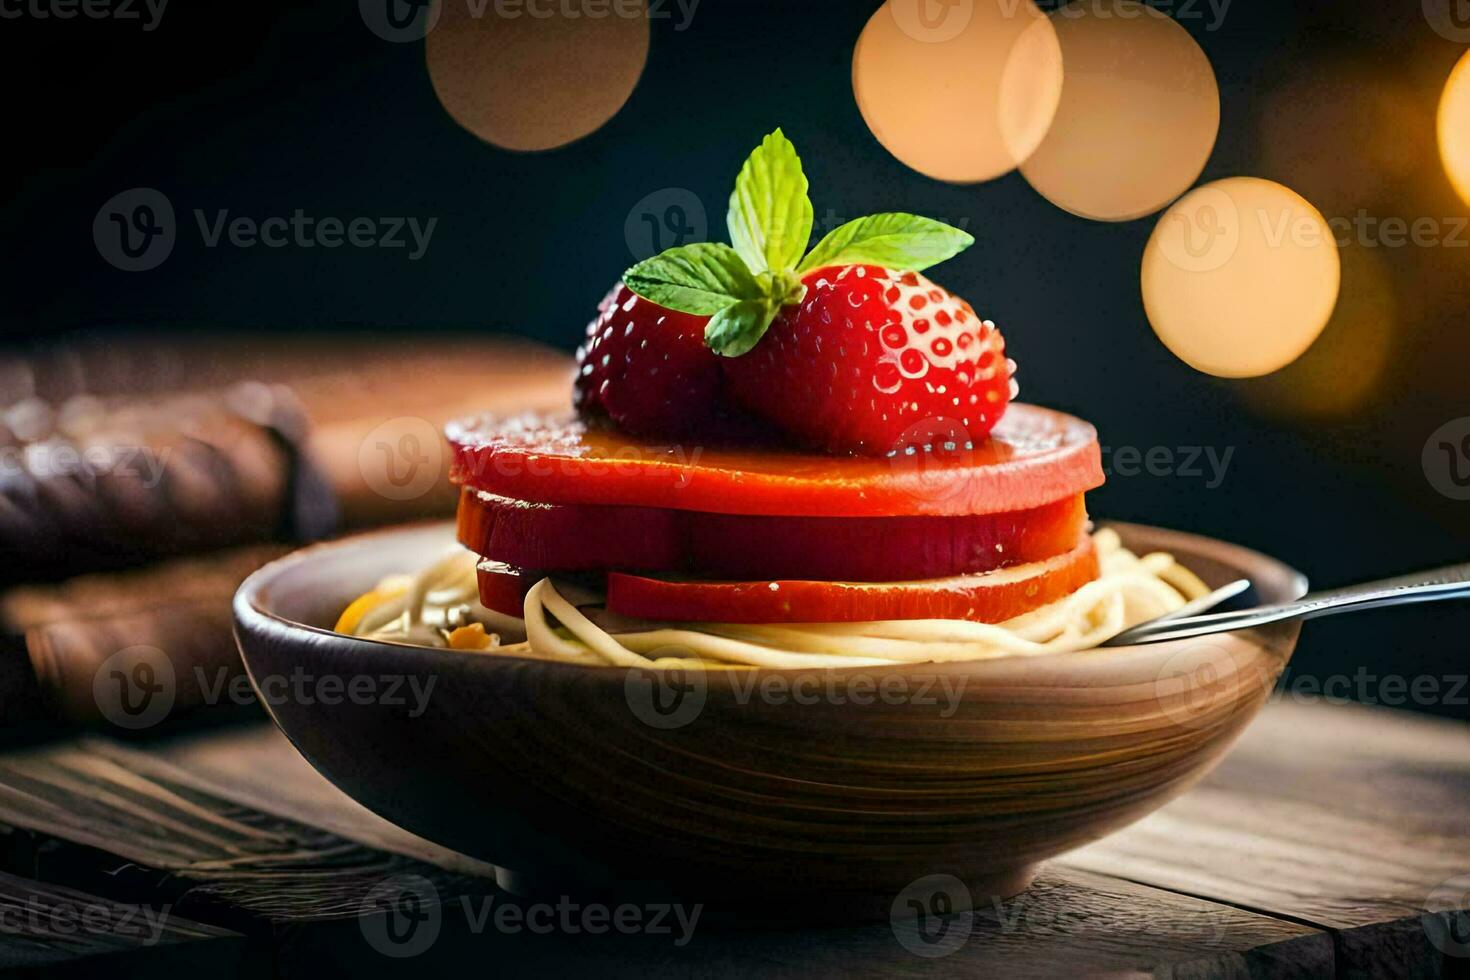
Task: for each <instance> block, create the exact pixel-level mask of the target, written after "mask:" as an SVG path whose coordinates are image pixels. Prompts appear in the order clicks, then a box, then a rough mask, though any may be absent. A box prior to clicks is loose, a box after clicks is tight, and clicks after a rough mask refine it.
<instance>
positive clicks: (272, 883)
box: [0, 701, 1470, 980]
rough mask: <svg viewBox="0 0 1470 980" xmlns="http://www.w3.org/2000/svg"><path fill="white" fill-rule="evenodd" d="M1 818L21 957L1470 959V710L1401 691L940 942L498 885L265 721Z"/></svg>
mask: <svg viewBox="0 0 1470 980" xmlns="http://www.w3.org/2000/svg"><path fill="white" fill-rule="evenodd" d="M0 825H3V826H0V829H3V830H4V831H5V832H4V833H3V834H0V870H3V874H0V973H3V974H6V975H9V974H10V973H27V974H28V973H32V972H37V971H44V974H45V975H47V976H53V975H62V974H64V973H68V972H69V973H71V974H74V975H78V976H91V975H101V970H102V969H103V968H106V969H109V970H113V971H116V970H117V969H122V970H123V971H124V972H125V973H132V972H141V971H143V970H149V971H150V972H152V971H153V970H155V969H156V968H158V967H164V968H168V967H170V966H178V967H183V968H184V969H185V971H186V972H185V973H184V974H183V975H184V976H194V975H197V974H202V973H204V972H205V971H206V970H207V972H208V975H209V976H210V977H211V978H219V980H222V978H225V977H230V976H238V977H265V976H271V975H279V976H285V977H308V976H309V977H314V978H315V977H320V976H324V975H325V976H336V975H357V976H365V975H370V976H376V975H380V974H382V973H398V972H400V971H401V972H403V973H408V972H409V971H413V972H414V973H416V974H419V975H432V973H433V972H436V971H437V972H440V973H442V972H443V971H445V970H449V969H458V970H464V969H466V968H470V969H473V970H475V971H476V975H518V974H520V973H522V972H526V973H529V972H530V971H533V970H534V971H536V972H537V973H542V974H553V973H554V972H560V973H561V974H562V975H584V974H585V975H593V976H602V975H630V976H650V975H653V976H659V975H677V976H684V975H688V974H690V973H697V974H701V975H724V974H752V973H753V974H776V975H791V976H797V975H800V976H812V975H818V976H820V975H827V974H831V973H842V974H847V975H895V974H897V975H910V974H924V973H930V972H933V973H943V974H956V975H974V976H986V977H1031V976H1038V977H1042V976H1044V977H1051V976H1078V975H1095V974H1106V975H1115V976H1145V975H1164V976H1172V977H1201V978H1203V977H1227V976H1228V977H1244V976H1298V977H1331V976H1342V977H1371V976H1395V977H1398V976H1403V977H1438V976H1467V975H1470V726H1463V725H1456V724H1453V723H1449V722H1443V721H1437V720H1430V719H1426V718H1421V717H1416V716H1411V715H1407V714H1401V713H1395V712H1392V711H1389V710H1386V709H1371V708H1362V707H1344V706H1328V705H1320V704H1318V705H1303V704H1298V703H1292V702H1290V701H1282V702H1279V703H1275V704H1272V705H1270V706H1269V707H1268V708H1267V709H1266V711H1265V712H1264V713H1263V715H1262V716H1261V717H1260V718H1259V719H1258V720H1257V722H1256V723H1255V725H1254V726H1253V727H1252V728H1251V729H1250V731H1249V732H1248V733H1247V734H1246V736H1245V737H1244V739H1243V740H1242V741H1241V743H1240V744H1239V745H1238V746H1237V747H1236V749H1235V750H1234V751H1233V752H1232V754H1231V755H1230V756H1229V758H1228V759H1227V760H1226V761H1225V762H1224V763H1223V764H1222V765H1221V766H1220V767H1219V769H1217V770H1216V771H1215V772H1214V773H1213V774H1212V775H1211V776H1210V777H1208V778H1207V779H1206V780H1205V781H1204V782H1203V783H1202V784H1201V785H1200V786H1198V787H1197V788H1196V789H1194V790H1193V791H1192V792H1191V793H1189V794H1188V795H1186V796H1184V797H1183V798H1181V799H1179V800H1177V801H1176V802H1174V803H1173V804H1171V805H1170V806H1168V807H1166V808H1165V809H1163V810H1162V811H1160V812H1158V813H1157V814H1155V815H1153V816H1152V817H1150V818H1148V819H1146V820H1144V821H1143V822H1141V823H1139V824H1137V825H1135V826H1133V827H1131V828H1129V829H1128V830H1125V831H1124V832H1122V833H1120V834H1117V835H1115V836H1113V837H1111V838H1108V839H1107V840H1104V841H1100V842H1098V843H1095V844H1093V845H1091V846H1089V847H1086V848H1084V849H1082V850H1080V851H1076V852H1074V853H1072V854H1070V855H1067V856H1066V857H1065V858H1063V859H1060V860H1057V861H1053V862H1052V863H1051V864H1050V865H1049V866H1048V867H1047V869H1046V870H1045V871H1043V873H1042V875H1041V876H1040V877H1039V878H1038V880H1037V882H1036V884H1035V885H1034V886H1033V887H1032V888H1031V889H1030V890H1029V891H1027V892H1026V893H1024V894H1023V895H1021V896H1019V897H1017V898H1014V899H1011V900H1009V901H1005V902H985V901H980V902H978V904H979V905H980V907H979V908H978V909H977V910H976V911H974V912H972V913H962V914H961V915H958V916H955V917H953V918H952V919H950V920H948V922H947V923H932V922H931V923H930V924H929V926H930V927H931V929H932V931H928V932H926V933H925V935H926V936H928V938H929V939H930V940H934V939H935V937H940V938H939V939H938V941H933V942H928V943H926V942H925V941H924V940H923V938H921V937H919V936H918V935H917V933H916V932H915V928H914V926H913V925H912V924H899V925H897V926H895V925H893V924H890V923H888V922H880V923H872V924H866V925H854V926H849V927H842V928H821V929H811V928H801V927H799V926H796V925H793V927H792V928H790V929H784V930H770V929H765V930H759V931H758V930H741V929H732V928H729V927H725V928H721V929H714V928H701V927H699V926H698V924H696V925H695V927H694V928H693V931H692V934H690V938H687V941H684V940H685V938H686V936H685V930H684V929H683V928H681V926H680V925H679V923H678V922H677V921H675V920H674V919H673V918H672V916H671V917H670V918H669V920H668V921H667V922H666V923H664V924H665V925H667V926H668V927H669V931H667V932H659V933H657V934H654V933H653V932H652V930H645V931H644V932H641V933H638V934H622V933H618V932H616V931H615V929H614V928H613V927H612V926H611V925H605V928H607V929H608V931H607V932H606V934H601V935H593V934H590V933H589V931H588V928H594V927H596V926H597V925H598V924H599V922H600V921H601V920H600V919H598V918H596V917H593V918H579V916H581V915H585V914H587V913H588V912H589V911H590V910H588V909H582V908H580V907H578V908H576V909H573V908H571V907H570V906H568V910H567V912H566V913H565V914H564V915H563V914H562V913H561V912H560V911H559V910H557V909H553V908H547V909H543V910H540V912H539V913H538V912H537V910H533V909H531V908H530V907H529V906H530V905H531V904H533V901H532V900H524V901H518V900H517V899H515V898H513V897H512V896H510V895H508V894H506V893H504V892H502V891H499V890H498V889H497V888H496V886H495V882H494V879H493V877H492V875H493V869H491V868H490V867H488V866H486V865H483V864H480V863H478V862H476V861H473V860H470V859H468V858H466V857H463V856H461V855H457V854H454V853H451V852H448V851H445V850H444V849H442V848H439V847H437V846H435V845H433V844H430V843H428V842H426V841H423V840H421V839H419V838H416V837H414V836H412V835H410V834H406V833H404V832H403V831H400V830H398V829H397V828H395V827H393V826H391V825H389V824H387V823H386V822H384V821H382V820H380V819H379V818H377V817H375V816H374V815H372V814H370V813H368V812H367V811H366V810H364V809H362V808H361V807H359V806H357V805H356V804H355V803H353V802H352V801H351V800H349V799H347V798H346V797H345V796H343V795H342V794H341V793H339V792H338V791H337V790H335V789H334V788H333V787H331V786H330V785H329V784H328V783H327V782H326V781H325V780H324V779H322V778H321V777H320V776H318V775H317V774H316V773H315V772H314V771H313V770H312V769H311V768H310V767H309V766H308V765H307V764H306V763H305V762H304V761H303V760H302V759H301V758H300V756H298V755H297V754H296V753H295V751H294V750H293V749H291V748H290V746H289V745H288V744H287V743H286V742H285V740H284V739H283V738H282V737H281V736H280V735H279V734H278V733H277V732H276V731H275V729H274V728H271V727H268V726H266V725H264V724H253V725H247V726H244V727H233V728H221V729H215V730H211V731H207V732H204V733H198V732H195V733H193V734H189V735H185V736H173V737H169V738H167V739H163V740H159V739H154V740H151V741H147V742H131V743H123V742H119V741H116V740H113V739H109V738H101V737H95V736H94V737H86V738H68V739H64V740H60V741H51V742H47V743H45V744H39V745H33V746H29V747H24V748H19V749H11V750H9V751H7V752H5V753H3V754H0ZM415 894H418V895H421V896H422V899H423V900H422V901H421V902H420V903H419V904H418V905H417V906H415V905H414V904H413V896H414V895H415ZM380 899H382V900H383V901H385V902H387V905H386V906H381V907H387V908H392V909H395V910H396V911H395V913H394V916H393V918H392V919H391V920H390V919H389V917H388V915H387V914H386V913H384V912H382V911H378V909H379V908H380V906H379V905H378V904H377V903H378V901H379V900H380ZM507 906H510V907H513V908H510V909H508V910H507V911H506V912H502V911H500V910H501V909H502V908H505V907H507ZM365 909H366V910H368V911H367V912H366V913H365V912H364V910H365ZM615 912H616V910H615V909H610V910H606V911H605V912H604V913H602V914H606V915H609V916H611V915H613V914H615ZM522 916H524V918H522ZM497 917H499V919H498V920H497ZM497 921H499V922H500V926H499V927H498V926H497ZM645 921H647V920H645ZM629 922H631V920H629ZM548 924H550V929H549V931H546V929H545V927H547V926H548ZM940 930H943V931H942V932H941V931H940ZM421 947H422V948H421ZM915 949H917V950H918V951H919V952H915V951H913V950H915ZM404 953H411V954H413V955H411V956H404V955H401V954H404ZM921 953H923V954H931V955H920V954H921ZM936 953H937V954H942V955H932V954H936ZM567 971H577V973H576V974H571V973H568V972H567Z"/></svg>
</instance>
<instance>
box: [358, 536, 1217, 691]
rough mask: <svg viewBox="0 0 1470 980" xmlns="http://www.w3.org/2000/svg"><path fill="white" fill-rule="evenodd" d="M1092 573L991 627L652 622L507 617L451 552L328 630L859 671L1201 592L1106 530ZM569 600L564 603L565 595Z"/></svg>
mask: <svg viewBox="0 0 1470 980" xmlns="http://www.w3.org/2000/svg"><path fill="white" fill-rule="evenodd" d="M1093 541H1094V543H1095V545H1096V547H1097V552H1098V558H1099V562H1100V565H1101V572H1102V574H1101V575H1100V576H1099V577H1098V578H1097V579H1096V580H1094V581H1092V582H1089V583H1088V584H1086V585H1084V586H1082V588H1080V589H1078V590H1077V591H1076V592H1074V593H1072V594H1071V595H1069V596H1067V597H1066V598H1064V599H1060V600H1058V601H1056V602H1053V603H1051V604H1050V605H1047V606H1043V607H1041V608H1039V609H1035V610H1032V611H1031V612H1028V613H1026V614H1025V615H1022V616H1017V617H1016V618H1014V619H1011V620H1008V621H1006V622H1003V623H995V624H991V623H974V622H969V621H965V620H946V619H928V620H893V621H886V622H869V623H820V624H798V625H792V624H781V625H769V626H767V625H750V624H725V623H690V624H677V625H676V624H659V623H648V622H645V621H641V620H628V619H623V618H621V617H618V616H616V615H613V614H610V613H608V612H606V611H605V610H603V609H601V608H600V606H599V604H598V600H597V599H596V597H593V596H588V595H578V594H577V593H576V592H575V591H574V590H572V589H569V588H568V587H567V586H565V585H559V584H557V583H555V582H553V581H552V580H551V579H542V580H541V581H540V582H537V583H536V585H534V586H533V587H532V588H531V590H530V592H529V593H528V594H527V595H526V600H525V607H524V617H523V618H521V619H516V618H514V617H511V616H505V615H502V614H500V613H496V612H493V611H492V610H489V609H486V608H485V607H484V606H482V605H480V602H479V598H478V594H477V582H476V577H475V564H476V559H475V556H474V555H473V554H471V553H470V552H468V551H463V550H456V552H455V553H453V554H450V555H448V556H447V557H445V558H444V559H443V560H441V561H439V562H437V563H436V564H434V565H432V566H430V567H429V568H427V569H425V570H424V571H423V572H420V573H419V574H418V575H416V576H393V577H391V578H389V579H385V580H384V581H383V582H380V583H379V584H378V587H377V588H376V589H374V590H373V591H372V592H369V593H368V594H367V595H365V596H362V597H361V598H359V599H358V600H357V601H356V602H354V603H353V604H352V605H351V606H349V607H348V608H347V610H346V611H345V612H344V613H343V614H342V618H341V620H339V622H338V625H337V628H338V631H339V632H345V633H351V634H352V635H355V636H363V637H367V638H370V639H377V640H391V641H395V642H400V643H414V644H419V645H429V646H441V647H442V646H450V647H455V648H457V649H469V650H478V651H481V652H484V653H486V654H489V655H496V656H515V657H532V658H537V659H545V660H559V661H565V662H568V663H579V664H587V665H590V666H620V667H655V668H672V667H688V666H693V665H698V666H703V667H711V668H748V667H769V668H777V669H784V668H811V667H868V666H883V665H892V664H905V663H930V662H943V661H961V660H984V659H990V658H994V657H1008V656H1036V655H1039V654H1046V653H1063V652H1070V651H1076V650H1088V649H1092V648H1093V647H1096V646H1098V645H1099V644H1101V643H1103V642H1104V641H1106V640H1108V639H1109V638H1111V637H1113V636H1116V635H1117V634H1118V633H1121V632H1122V631H1123V630H1125V629H1127V628H1128V627H1130V626H1133V625H1136V624H1137V623H1141V622H1144V621H1145V620H1149V619H1153V618H1154V617H1157V616H1162V615H1164V614H1166V613H1170V612H1173V611H1174V610H1176V609H1178V608H1179V607H1181V606H1183V605H1184V604H1185V603H1186V602H1189V601H1191V600H1194V599H1197V598H1199V597H1201V596H1203V595H1205V594H1206V593H1207V592H1208V591H1209V589H1208V587H1207V586H1206V585H1205V584H1204V583H1203V582H1202V581H1200V579H1199V578H1198V577H1197V576H1196V575H1195V574H1194V573H1193V572H1191V571H1189V570H1188V569H1187V568H1185V567H1184V566H1182V565H1180V564H1179V563H1178V562H1177V561H1176V560H1175V559H1174V558H1173V556H1172V555H1168V554H1165V553H1162V552H1156V553H1153V554H1148V555H1142V556H1140V555H1135V554H1134V553H1133V552H1131V551H1129V550H1128V549H1126V548H1124V547H1123V544H1122V542H1121V541H1120V540H1119V538H1118V535H1117V533H1116V532H1114V531H1112V530H1108V529H1104V530H1101V531H1098V532H1097V533H1096V534H1095V535H1094V536H1093ZM568 596H570V598H568Z"/></svg>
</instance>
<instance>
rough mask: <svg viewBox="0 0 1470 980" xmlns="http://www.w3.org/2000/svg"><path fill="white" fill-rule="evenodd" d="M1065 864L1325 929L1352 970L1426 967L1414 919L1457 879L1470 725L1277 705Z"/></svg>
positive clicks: (1422, 936)
mask: <svg viewBox="0 0 1470 980" xmlns="http://www.w3.org/2000/svg"><path fill="white" fill-rule="evenodd" d="M1063 861H1064V862H1065V863H1066V864H1067V865H1069V866H1072V867H1077V868H1085V869H1089V870H1092V871H1095V872H1099V873H1103V874H1109V875H1117V876H1120V877H1126V878H1128V879H1130V880H1133V881H1139V882H1143V883H1147V884H1150V885H1155V886H1158V887H1162V888H1168V889H1170V890H1174V891H1180V892H1184V893H1187V894H1195V895H1208V896H1210V897H1211V898H1214V899H1217V900H1220V901H1225V902H1229V903H1231V904H1233V905H1238V906H1240V907H1242V908H1247V909H1251V910H1254V911H1259V912H1263V913H1266V914H1270V915H1277V916H1282V917H1287V918H1290V919H1292V920H1294V921H1298V922H1304V923H1308V924H1311V925H1314V926H1318V927H1321V928H1324V929H1330V930H1333V931H1334V932H1336V933H1338V941H1339V946H1340V953H1341V954H1350V955H1348V957H1347V962H1346V963H1345V964H1344V965H1345V966H1347V967H1348V968H1350V969H1352V970H1362V971H1367V972H1368V973H1369V974H1370V975H1371V973H1372V972H1373V971H1377V970H1380V969H1381V970H1386V971H1387V972H1388V973H1389V974H1392V975H1402V971H1403V970H1405V969H1408V970H1409V972H1411V973H1413V972H1415V971H1421V970H1431V969H1437V967H1438V965H1439V964H1441V963H1442V962H1443V961H1444V956H1443V954H1442V953H1441V951H1440V950H1439V949H1437V948H1436V947H1435V946H1434V945H1433V944H1432V943H1431V942H1430V941H1429V937H1428V934H1427V932H1426V930H1425V929H1424V927H1423V924H1422V923H1421V922H1420V917H1421V916H1423V915H1424V914H1425V913H1426V909H1427V906H1428V903H1429V898H1430V893H1431V892H1432V891H1434V890H1435V889H1436V888H1438V887H1439V886H1440V885H1442V884H1443V883H1445V882H1446V881H1448V880H1450V879H1453V878H1455V877H1457V876H1463V875H1467V874H1470V726H1465V725H1459V724H1455V723H1453V722H1448V721H1440V720H1437V719H1430V718H1424V717H1419V716H1414V715H1409V714H1406V713H1403V712H1395V711H1392V710H1389V709H1382V708H1367V707H1361V706H1349V705H1320V704H1318V705H1304V704H1299V703H1293V702H1292V701H1290V700H1284V701H1282V702H1281V703H1278V704H1273V705H1272V706H1271V707H1270V708H1268V709H1267V710H1266V711H1264V712H1263V713H1262V716H1261V718H1260V719H1259V720H1258V722H1257V724H1256V725H1255V726H1253V727H1252V728H1251V729H1250V730H1249V731H1248V733H1247V734H1246V736H1245V737H1244V738H1243V739H1242V740H1241V742H1240V744H1239V745H1238V746H1237V747H1236V749H1235V751H1234V752H1233V753H1232V754H1231V755H1230V756H1229V757H1228V758H1227V759H1226V760H1225V762H1224V763H1222V764H1221V765H1220V767H1219V768H1218V769H1217V770H1216V771H1215V772H1214V773H1212V774H1211V775H1210V777H1209V778H1208V779H1206V780H1205V782H1204V783H1203V784H1202V785H1201V786H1199V787H1198V788H1196V789H1195V790H1194V791H1193V792H1191V793H1189V794H1188V795H1186V796H1184V797H1182V798H1180V799H1179V800H1176V801H1175V802H1174V803H1172V804H1170V805H1169V806H1167V807H1165V808H1164V809H1162V810H1160V811H1159V812H1158V813H1155V814H1153V815H1152V816H1150V817H1147V818H1145V819H1144V820H1143V821H1141V822H1140V823H1138V824H1136V825H1134V826H1133V827H1130V828H1127V829H1125V830H1123V831H1122V832H1120V833H1118V834H1115V835H1113V836H1112V837H1109V838H1107V839H1105V840H1102V841H1099V842H1097V843H1095V844H1093V845H1090V846H1089V847H1087V848H1084V849H1082V850H1080V851H1076V852H1073V853H1072V854H1070V855H1067V856H1066V857H1065V858H1063ZM1467 881H1470V879H1467ZM1462 891H1463V889H1462ZM1461 899H1462V900H1463V901H1464V902H1465V903H1466V904H1465V906H1464V907H1465V908H1466V909H1470V894H1462V895H1461ZM1437 911H1444V910H1437ZM1406 922H1407V923H1409V927H1408V928H1407V929H1406V930H1405V929H1403V928H1401V927H1402V924H1404V923H1406ZM1380 932H1381V937H1380V938H1381V940H1382V941H1381V942H1380V941H1378V939H1377V938H1375V937H1376V936H1378V935H1379V933H1380ZM1379 950H1382V951H1384V953H1385V955H1386V956H1387V957H1388V960H1387V961H1386V962H1383V963H1379V962H1376V961H1375V960H1374V959H1373V956H1374V953H1375V952H1376V951H1379ZM1460 965H1462V966H1463V965H1466V964H1460ZM1434 975H1437V973H1435V974H1434Z"/></svg>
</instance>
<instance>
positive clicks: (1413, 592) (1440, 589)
mask: <svg viewBox="0 0 1470 980" xmlns="http://www.w3.org/2000/svg"><path fill="white" fill-rule="evenodd" d="M1232 584H1234V583H1232ZM1466 598H1470V562H1467V563H1464V564H1460V565H1450V566H1448V567H1446V568H1438V569H1435V570H1433V571H1429V572H1418V573H1415V574H1413V575H1400V576H1397V577H1395V578H1386V579H1380V580H1379V581H1377V582H1365V583H1364V584H1362V585H1349V586H1346V587H1344V588H1341V589H1329V590H1326V591H1323V592H1312V593H1309V594H1307V595H1305V596H1303V597H1302V598H1300V599H1297V600H1295V601H1293V602H1279V603H1276V604H1274V605H1269V606H1257V607H1256V608H1254V609H1242V610H1239V611H1237V612H1223V613H1210V614H1209V615H1205V616H1192V615H1185V616H1180V615H1178V614H1174V615H1170V616H1161V617H1159V618H1158V619H1154V620H1150V621H1149V622H1147V623H1141V624H1139V625H1138V626H1134V627H1133V628H1132V629H1127V630H1124V631H1123V632H1121V633H1119V634H1118V635H1117V636H1115V637H1113V638H1112V639H1111V640H1108V641H1107V642H1106V643H1104V644H1103V646H1109V647H1116V646H1128V645H1131V644H1137V643H1160V642H1162V641H1164V640H1181V639H1184V638H1186V637H1190V636H1205V635H1207V634H1210V633H1223V632H1226V631H1228V630H1239V629H1250V628H1251V627H1253V626H1264V625H1266V624H1267V623H1279V622H1283V621H1285V620H1290V619H1315V618H1316V617H1318V616H1333V615H1336V614H1337V613H1343V612H1354V611H1356V610H1359V609H1378V608H1381V607H1384V606H1401V605H1408V604H1409V603H1415V602H1437V601H1439V600H1441V599H1466ZM1179 612H1180V613H1183V612H1185V610H1179Z"/></svg>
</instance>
